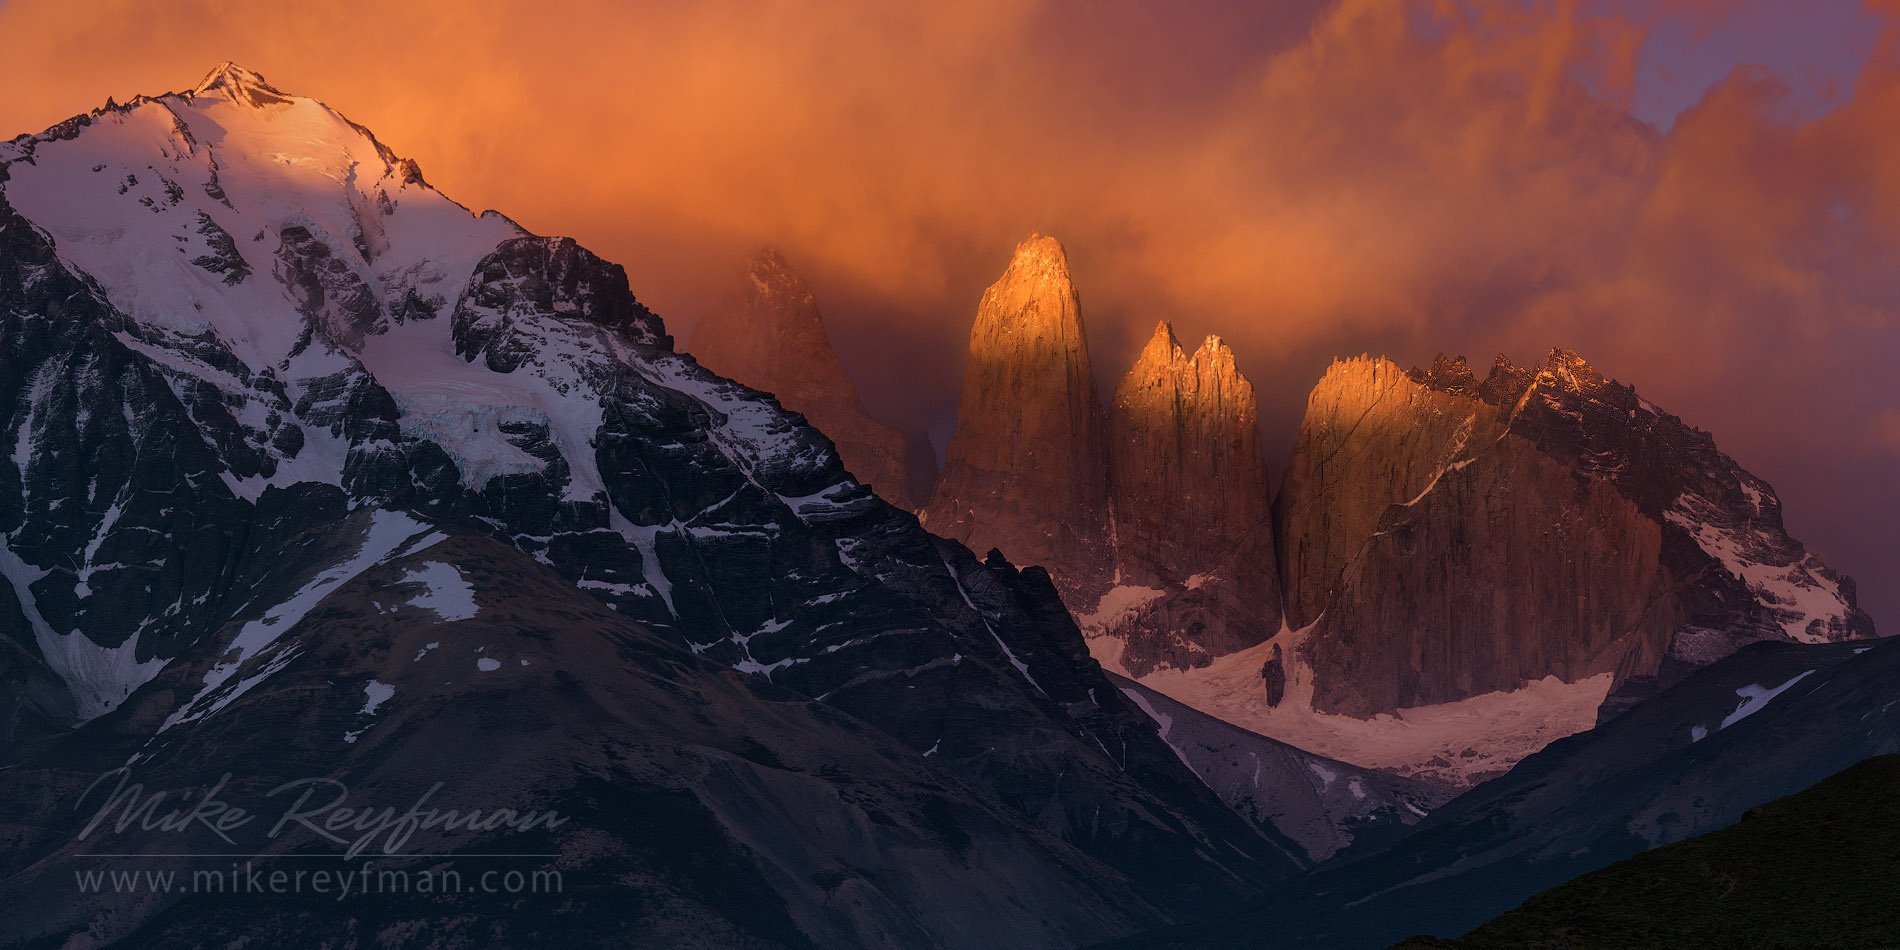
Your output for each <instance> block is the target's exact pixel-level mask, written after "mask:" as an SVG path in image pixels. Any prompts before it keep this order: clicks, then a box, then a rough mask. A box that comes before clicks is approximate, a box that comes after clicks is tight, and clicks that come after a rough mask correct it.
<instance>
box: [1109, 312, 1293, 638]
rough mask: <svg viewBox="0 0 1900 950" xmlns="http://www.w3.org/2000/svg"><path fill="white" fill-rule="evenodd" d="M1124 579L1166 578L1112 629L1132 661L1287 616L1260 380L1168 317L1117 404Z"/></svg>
mask: <svg viewBox="0 0 1900 950" xmlns="http://www.w3.org/2000/svg"><path fill="white" fill-rule="evenodd" d="M1109 431H1110V449H1111V455H1112V459H1113V464H1112V469H1111V478H1110V485H1111V495H1112V497H1113V508H1114V512H1115V529H1116V537H1115V541H1116V543H1115V549H1116V553H1117V568H1118V573H1117V577H1116V578H1115V580H1116V581H1117V583H1119V584H1125V585H1133V586H1138V587H1146V588H1149V589H1160V590H1163V591H1167V592H1168V595H1167V596H1162V597H1158V598H1156V599H1155V600H1153V601H1150V602H1148V603H1146V604H1144V605H1142V606H1141V607H1140V608H1138V609H1135V610H1133V611H1132V612H1130V613H1129V614H1128V615H1127V616H1125V617H1122V618H1119V619H1115V620H1110V621H1105V623H1104V631H1105V632H1107V633H1110V634H1113V635H1117V636H1120V637H1121V638H1122V639H1123V640H1124V641H1125V646H1124V651H1123V654H1122V658H1121V659H1122V665H1123V666H1124V667H1126V668H1127V669H1128V670H1130V671H1131V672H1133V673H1135V674H1136V675H1141V674H1144V673H1146V672H1148V671H1150V670H1152V669H1154V668H1155V667H1156V666H1159V665H1169V666H1176V667H1183V666H1193V665H1198V664H1200V663H1205V662H1206V660H1207V658H1211V657H1213V656H1219V655H1222V654H1226V653H1231V652H1233V651H1234V650H1238V649H1241V648H1243V647H1248V646H1252V645H1253V644H1255V643H1258V642H1260V640H1261V639H1263V638H1264V636H1265V635H1266V634H1267V633H1271V632H1272V630H1273V629H1274V628H1275V627H1277V625H1278V620H1279V616H1280V597H1279V584H1278V580H1277V577H1276V572H1275V570H1274V563H1273V535H1272V525H1271V520H1272V519H1271V509H1270V505H1269V499H1270V498H1271V495H1270V494H1269V489H1268V484H1267V469H1266V462H1265V458H1264V456H1263V455H1262V454H1261V449H1260V425H1259V418H1258V410H1257V404H1256V401H1255V398H1254V391H1253V384H1252V383H1250V382H1248V381H1247V378H1246V377H1245V376H1242V375H1241V373H1240V370H1239V369H1238V368H1237V367H1236V366H1235V363H1234V352H1233V350H1232V349H1230V348H1229V347H1228V346H1227V344H1226V343H1224V342H1222V341H1221V339H1220V338H1219V337H1216V336H1210V337H1208V338H1207V340H1206V341H1205V342H1204V343H1203V344H1202V345H1201V347H1200V348H1199V349H1197V350H1196V351H1194V352H1193V353H1192V354H1190V353H1188V352H1187V351H1186V350H1184V349H1183V348H1182V347H1181V344H1180V343H1179V341H1177V340H1176V339H1175V336H1174V330H1173V328H1172V327H1171V326H1169V325H1168V324H1167V323H1166V322H1165V321H1163V322H1162V323H1160V324H1159V325H1157V326H1156V327H1155V332H1154V336H1153V337H1152V338H1151V339H1150V340H1149V341H1148V344H1147V345H1146V346H1145V347H1143V348H1142V351H1141V354H1140V356H1138V357H1137V358H1136V360H1135V364H1134V366H1133V367H1131V368H1130V369H1129V371H1128V374H1127V375H1126V376H1124V377H1122V380H1121V383H1120V384H1119V385H1118V386H1117V387H1116V389H1115V400H1114V404H1113V407H1112V409H1111V410H1110V414H1109Z"/></svg>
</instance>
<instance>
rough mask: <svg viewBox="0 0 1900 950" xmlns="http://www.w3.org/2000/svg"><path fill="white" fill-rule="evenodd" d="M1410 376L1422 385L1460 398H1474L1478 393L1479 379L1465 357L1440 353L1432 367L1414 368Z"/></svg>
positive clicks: (1433, 359) (1433, 360) (1434, 358)
mask: <svg viewBox="0 0 1900 950" xmlns="http://www.w3.org/2000/svg"><path fill="white" fill-rule="evenodd" d="M1410 375H1411V377H1412V379H1413V380H1414V381H1415V382H1417V383H1419V384H1420V385H1422V386H1428V387H1430V388H1432V389H1436V390H1438V391H1440V392H1446V393H1454V394H1456V395H1460V396H1474V395H1477V392H1478V378H1477V376H1476V375H1474V374H1473V373H1472V372H1471V364H1470V363H1469V362H1467V361H1466V360H1465V358H1464V357H1463V356H1446V355H1445V354H1443V353H1440V354H1438V355H1437V356H1435V357H1433V358H1432V365H1431V366H1430V367H1428V368H1425V369H1420V368H1417V367H1413V369H1412V372H1411V374H1410Z"/></svg>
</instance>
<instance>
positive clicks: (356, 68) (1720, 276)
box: [0, 0, 1900, 622]
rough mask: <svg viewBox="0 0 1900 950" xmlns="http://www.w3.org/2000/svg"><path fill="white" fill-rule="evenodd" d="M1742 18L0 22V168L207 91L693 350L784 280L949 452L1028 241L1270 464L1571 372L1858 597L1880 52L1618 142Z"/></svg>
mask: <svg viewBox="0 0 1900 950" xmlns="http://www.w3.org/2000/svg"><path fill="white" fill-rule="evenodd" d="M1737 2H1738V0H1688V2H1680V3H1669V4H1638V3H1629V2H1617V0H1545V2H1530V3H1520V2H1500V3H1470V2H1465V0H1420V2H1415V3H1398V2H1389V0H1337V2H1322V0H1308V2H1301V3H1281V4H1239V3H1235V4H1231V5H1218V4H1210V5H1207V6H1202V7H1193V8H1188V9H1168V10H1162V9H1160V8H1159V7H1156V6H1153V5H1149V4H1142V3H1113V2H1110V3H1090V4H1065V3H1057V2H1054V0H1047V2H1037V0H975V2H969V3H956V4H929V5H922V4H884V3H873V2H842V3H824V4H799V3H787V2H760V3H744V4H740V3H730V2H713V3H707V4H693V5H683V4H679V5H676V4H657V3H656V4H623V3H617V2H607V0H544V2H542V3H538V4H535V5H533V6H532V7H531V8H525V7H522V6H521V5H517V4H504V3H500V2H497V0H478V2H456V3H439V4H431V3H415V4H404V5H395V6H392V5H388V4H375V5H371V4H300V5H292V6H283V5H277V6H261V5H256V4H248V3H236V2H220V0H165V2H162V3H161V2H156V0H106V2H102V3H93V4H88V5H86V8H85V9H84V10H80V9H78V8H76V7H74V6H72V5H70V4H63V3H58V2H55V0H10V2H5V3H0V62H6V63H7V64H8V86H9V88H8V95H7V96H6V97H4V98H3V99H0V129H14V130H20V131H26V130H35V129H39V128H43V127H45V126H47V125H50V124H51V123H53V122H55V121H57V120H59V119H61V118H64V117H65V116H67V115H70V114H73V113H76V112H79V111H83V110H84V109H87V108H90V107H93V106H96V105H97V104H99V102H100V101H102V100H103V99H104V97H105V96H106V95H107V94H111V95H116V96H118V97H119V98H121V99H123V98H125V97H126V96H128V95H131V94H133V93H138V92H155V91H160V90H164V89H168V88H180V87H184V86H188V85H189V84H191V83H192V82H193V81H195V79H196V78H197V76H198V74H199V73H200V72H202V71H203V70H204V69H206V68H208V66H209V65H210V64H212V63H215V62H218V61H220V60H224V59H235V60H238V61H240V62H242V63H244V64H246V65H249V66H251V67H253V68H255V69H258V70H259V71H261V72H263V73H264V74H265V75H267V76H269V77H270V79H271V80H272V81H273V82H274V83H276V84H277V85H279V86H281V87H283V88H285V89H287V90H290V91H293V92H298V93H302V94H308V95H315V96H318V97H320V98H323V99H325V100H326V101H328V102H330V103H331V104H333V105H335V106H337V107H338V108H339V109H341V110H342V111H344V112H345V113H347V114H348V115H350V116H351V117H352V118H354V119H356V120H357V121H359V122H362V123H364V124H366V125H368V126H370V127H371V128H373V129H375V130H377V132H378V133H379V134H380V135H381V136H382V137H383V138H384V139H385V141H387V142H388V143H389V144H390V145H391V146H392V147H394V148H395V149H396V150H397V151H398V152H400V153H402V154H404V155H406V156H410V157H413V158H416V159H418V160H419V161H420V162H421V164H422V167H423V169H424V171H425V173H426V174H427V175H428V177H429V178H430V180H431V181H432V182H433V183H435V184H436V185H437V186H438V187H440V188H442V189H443V190H445V191H447V192H448V193H449V194H451V195H453V196H455V197H457V198H458V199H459V200H461V201H463V202H464V203H466V204H470V205H472V206H475V207H478V208H480V207H495V208H499V209H502V210H504V211H506V212H508V213H509V214H510V215H512V216H514V217H515V218H517V219H518V220H520V221H521V222H522V223H523V224H524V225H526V226H528V227H530V228H532V229H535V230H538V231H542V232H546V233H564V234H572V235H574V236H575V237H577V238H579V239H581V240H582V241H584V242H586V243H587V244H589V245H590V246H593V247H595V248H597V249H599V250H600V251H602V252H603V253H605V254H607V255H608V256H610V257H612V258H614V259H616V260H619V261H621V262H623V263H625V264H626V266H627V268H628V270H629V272H630V274H631V275H632V277H633V280H634V285H635V287H636V289H637V290H638V291H639V292H640V293H641V294H642V296H643V297H644V298H646V300H647V302H648V303H650V304H652V305H654V306H655V307H656V308H657V309H658V310H660V312H662V313H663V314H666V315H667V316H668V317H669V319H671V320H673V321H674V322H675V323H677V324H682V325H684V324H686V323H689V322H690V321H691V319H692V318H693V316H695V315H696V314H697V312H698V311H699V310H700V309H701V308H702V307H703V306H704V305H705V304H706V303H707V302H709V301H710V300H711V299H712V297H713V296H714V295H715V294H716V292H717V290H718V288H720V287H722V286H723V284H724V282H725V281H726V280H727V279H729V276H730V272H731V271H733V270H734V269H736V267H737V266H738V262H739V261H740V260H741V259H742V258H743V256H744V255H745V254H747V253H748V252H749V251H750V250H751V249H752V248H754V247H755V246H757V245H758V244H761V243H771V244H776V245H779V246H781V247H783V248H785V249H786V251H787V252H788V254H789V256H790V257H791V258H792V259H793V260H796V261H798V262H799V263H800V266H801V267H803V268H805V269H806V270H807V276H808V278H809V279H810V281H811V283H812V284H813V286H814V289H815V290H816V291H817V293H818V294H819V296H820V299H821V301H822V302H823V306H824V310H825V313H826V315H827V317H828V319H830V320H831V321H832V323H833V334H834V336H836V337H838V338H839V342H840V349H841V351H842V352H843V355H844V356H845V359H846V361H847V363H848V364H849V365H850V366H851V368H852V371H853V372H854V373H855V374H856V375H857V376H858V378H859V381H860V384H861V385H862V386H863V388H864V389H865V390H866V394H867V397H868V399H869V400H870V402H871V403H872V404H873V406H874V407H883V408H882V414H883V415H885V416H886V417H889V418H891V419H893V420H894V421H898V422H903V423H907V424H910V425H913V426H915V425H923V424H932V425H935V426H937V427H938V428H939V430H941V429H942V428H943V427H944V426H945V425H946V423H947V414H948V413H949V412H950V411H951V410H952V408H953V407H954V405H955V402H956V399H955V391H954V390H955V386H956V385H957V380H958V379H959V378H960V372H961V367H960V365H958V362H959V361H960V360H961V358H962V354H963V352H964V347H963V346H962V341H963V337H964V334H965V333H966V331H967V328H968V321H969V319H970V317H971V314H972V312H973V309H974V305H975V301H976V298H977V296H978V294H979V293H980V292H981V290H982V288H983V286H985V285H986V284H987V283H988V281H989V280H991V279H993V277H994V274H995V272H996V271H997V270H998V269H999V268H1000V267H1001V265H1002V263H1003V261H1004V259H1005V258H1006V256H1007V254H1008V253H1009V249H1010V248H1011V247H1013V246H1014V244H1015V242H1016V240H1017V239H1019V238H1020V237H1021V236H1022V235H1023V234H1024V233H1027V232H1028V231H1029V230H1031V229H1032V228H1040V229H1043V230H1045V231H1049V232H1051V233H1055V234H1057V235H1059V236H1061V237H1062V239H1063V240H1064V242H1065V243H1066V244H1067V245H1068V247H1069V249H1070V252H1071V259H1072V262H1073V264H1074V266H1075V269H1076V276H1077V282H1078V285H1079V286H1080V287H1081V288H1082V295H1083V303H1084V307H1085V310H1086V312H1087V317H1088V320H1089V322H1090V336H1091V339H1092V340H1093V341H1094V342H1095V344H1096V346H1097V348H1098V353H1097V356H1096V362H1097V364H1098V365H1100V366H1102V367H1104V368H1105V372H1112V371H1113V370H1115V369H1116V368H1117V367H1119V366H1120V365H1122V364H1124V363H1125V359H1126V358H1128V357H1131V356H1132V354H1133V351H1134V349H1135V347H1136V346H1137V345H1138V344H1139V342H1140V341H1141V339H1142V338H1143V335H1144V333H1145V331H1146V330H1147V329H1148V328H1150V327H1152V326H1153V324H1154V321H1155V319H1156V318H1157V317H1169V318H1171V319H1173V320H1174V321H1175V322H1176V324H1177V326H1179V327H1180V329H1181V330H1182V332H1183V334H1184V335H1188V336H1194V335H1198V334H1201V333H1206V332H1214V331H1218V332H1220V333H1221V334H1222V335H1223V336H1225V337H1226V338H1227V339H1228V340H1229V341H1230V342H1232V343H1233V344H1234V346H1235V348H1236V350H1237V351H1238V352H1239V354H1240V356H1241V359H1242V362H1243V368H1244V369H1245V370H1246V371H1247V372H1248V373H1249V375H1251V376H1252V377H1253V378H1254V379H1255V381H1256V383H1257V385H1258V389H1259V391H1260V393H1261V396H1262V399H1263V403H1264V404H1263V411H1262V417H1263V419H1264V420H1265V422H1266V424H1267V426H1268V428H1269V430H1270V434H1271V435H1275V436H1276V437H1277V436H1278V435H1280V434H1281V433H1280V431H1279V430H1287V432H1289V433H1290V429H1291V426H1292V424H1293V421H1294V420H1293V414H1294V413H1296V412H1297V411H1298V407H1299V406H1300V405H1301V404H1302V403H1303V396H1304V390H1305V389H1306V387H1307V386H1309V385H1310V383H1311V382H1312V380H1313V379H1315V378H1316V377H1317V375H1318V373H1319V371H1320V369H1321V368H1322V365H1323V360H1324V359H1325V357H1327V356H1329V355H1331V354H1333V353H1346V352H1351V353H1357V352H1359V351H1361V350H1374V351H1384V352H1388V353H1391V354H1392V355H1394V356H1395V357H1398V358H1400V359H1403V360H1410V361H1423V360H1427V359H1429V358H1430V356H1431V355H1432V354H1433V353H1434V352H1435V351H1437V350H1441V349H1442V350H1447V351H1452V352H1466V353H1469V354H1470V355H1472V356H1473V357H1476V358H1484V357H1488V356H1489V354H1490V353H1491V352H1494V351H1497V350H1504V351H1506V352H1508V353H1511V354H1512V355H1514V356H1517V357H1520V358H1528V357H1532V356H1534V355H1536V354H1537V353H1540V352H1541V351H1542V350H1543V349H1544V348H1546V347H1547V346H1549V345H1551V344H1553V343H1560V342H1561V343H1568V344H1571V345H1575V346H1577V347H1578V348H1579V349H1581V350H1582V351H1583V352H1585V353H1586V354H1588V355H1590V356H1591V357H1592V358H1593V359H1594V360H1595V361H1597V362H1598V363H1599V364H1600V365H1601V366H1602V367H1603V368H1604V369H1605V370H1606V371H1608V372H1610V373H1612V374H1614V375H1617V376H1619V377H1622V378H1624V379H1626V380H1629V381H1631V382H1634V383H1635V384H1636V385H1638V387H1639V388H1641V389H1642V390H1643V392H1644V393H1645V394H1646V395H1648V396H1650V397H1651V398H1652V399H1654V400H1655V401H1657V402H1659V403H1661V404H1663V405H1665V406H1667V407H1669V408H1671V409H1674V410H1675V411H1678V412H1680V413H1682V414H1684V415H1685V416H1687V417H1688V418H1690V419H1692V420H1694V421H1696V422H1698V423H1699V424H1702V425H1704V426H1706V427H1708V428H1710V429H1712V430H1714V431H1715V432H1716V433H1717V435H1718V437H1719V438H1720V440H1721V442H1722V444H1723V445H1724V447H1725V448H1728V449H1729V450H1730V451H1731V452H1733V453H1734V454H1736V455H1737V456H1738V457H1739V458H1740V459H1741V460H1742V461H1743V462H1744V464H1747V465H1750V466H1751V467H1754V468H1756V469H1757V470H1759V471H1760V472H1761V473H1762V474H1763V475H1765V476H1766V477H1768V478H1770V479H1771V480H1772V481H1775V482H1776V483H1777V484H1778V485H1779V486H1780V487H1781V488H1782V489H1783V494H1784V496H1786V497H1787V498H1788V499H1789V501H1790V510H1791V516H1792V517H1794V518H1795V519H1796V524H1795V527H1796V529H1797V531H1800V530H1803V529H1804V527H1805V526H1807V525H1813V526H1815V528H1816V531H1814V532H1808V533H1809V534H1810V535H1811V536H1812V535H1814V534H1817V533H1818V534H1819V535H1820V537H1819V538H1818V541H1819V543H1818V544H1817V547H1820V548H1821V549H1823V550H1824V551H1827V552H1829V553H1833V552H1835V551H1838V550H1846V551H1848V552H1849V554H1848V555H1846V556H1836V560H1837V561H1840V562H1842V563H1843V566H1845V567H1847V568H1849V569H1854V568H1856V567H1857V566H1858V565H1856V563H1855V562H1854V558H1856V557H1858V558H1860V559H1861V562H1862V564H1865V565H1867V566H1868V567H1873V568H1878V569H1888V570H1892V571H1893V572H1895V573H1896V574H1900V542H1894V541H1876V540H1870V539H1869V538H1870V537H1871V534H1870V533H1869V532H1867V531H1866V529H1865V528H1864V527H1857V525H1860V526H1864V525H1865V523H1866V522H1867V521H1868V518H1867V517H1866V512H1867V509H1868V507H1869V506H1873V507H1874V508H1875V510H1876V513H1884V514H1885V515H1886V516H1887V517H1886V518H1885V520H1886V521H1889V522H1891V521H1893V520H1894V518H1893V516H1894V515H1896V514H1900V510H1896V508H1895V502H1894V501H1892V500H1890V498H1889V495H1890V494H1891V493H1890V492H1888V491H1887V490H1886V488H1885V484H1884V482H1885V481H1889V480H1890V477H1891V474H1892V473H1891V472H1890V471H1883V470H1875V469H1853V470H1836V469H1833V468H1830V467H1827V466H1823V465H1818V464H1816V462H1815V460H1816V459H1818V458H1827V457H1830V455H1831V454H1832V453H1839V452H1841V451H1843V447H1844V446H1849V445H1853V444H1856V440H1858V439H1862V438H1864V437H1865V432H1864V430H1862V429H1861V428H1860V426H1861V425H1862V424H1864V421H1865V420H1866V419H1868V418H1871V417H1873V416H1874V415H1875V414H1876V413H1879V412H1881V411H1883V410H1888V409H1891V407H1892V406H1893V404H1894V402H1895V400H1896V395H1895V393H1894V390H1893V387H1892V383H1891V382H1889V381H1888V380H1889V379H1890V371H1889V369H1888V367H1890V366H1891V365H1894V363H1895V362H1896V361H1900V334H1896V332H1895V331H1896V325H1895V316H1894V315H1895V312H1896V307H1900V276H1897V275H1900V267H1896V266H1895V262H1896V261H1900V163H1896V162H1894V161H1893V160H1892V156H1893V155H1895V154H1900V46H1897V45H1896V34H1895V31H1894V29H1893V27H1892V23H1891V22H1890V21H1889V20H1885V19H1883V20H1880V21H1879V22H1881V23H1882V24H1883V25H1882V26H1881V27H1880V29H1881V39H1880V40H1879V42H1878V43H1877V44H1876V48H1875V51H1874V54H1873V59H1872V62H1871V63H1870V64H1869V65H1868V66H1867V67H1866V69H1865V70H1864V71H1863V72H1862V73H1861V74H1860V76H1859V78H1858V80H1857V82H1856V83H1855V85H1854V86H1853V88H1852V89H1851V90H1849V94H1848V95H1847V97H1846V99H1845V101H1844V102H1843V103H1842V104H1840V105H1839V106H1837V107H1836V108H1834V109H1833V110H1832V111H1829V112H1827V113H1826V114H1823V115H1820V116H1818V117H1805V118H1803V117H1797V116H1794V115H1791V114H1790V110H1789V109H1788V108H1787V107H1786V97H1785V94H1784V90H1783V87H1782V86H1781V84H1780V83H1779V82H1778V81H1777V79H1776V78H1775V77H1774V76H1771V75H1768V74H1765V73H1762V72H1760V71H1754V70H1746V69H1745V70H1741V71H1738V72H1737V73H1736V74H1734V75H1732V76H1730V77H1729V78H1728V79H1727V80H1726V81H1724V82H1722V83H1720V84H1718V85H1717V86H1716V87H1715V88H1714V89H1712V90H1711V91H1710V92H1709V93H1708V94H1707V95H1706V96H1705V97H1704V98H1703V100H1702V101H1701V102H1700V103H1699V104H1697V105H1696V106H1695V107H1694V108H1692V109H1691V110H1689V111H1688V112H1686V113H1684V114H1683V115H1682V116H1681V117H1680V118H1679V119H1678V120H1677V121H1676V122H1675V124H1674V125H1673V126H1672V127H1671V128H1670V129H1669V130H1667V131H1663V130H1659V129H1656V128H1654V127H1652V126H1649V125H1646V124H1644V123H1642V122H1639V121H1637V120H1636V119H1633V118H1632V117H1631V116H1630V114H1629V112H1628V111H1627V107H1628V105H1629V101H1630V97H1631V95H1632V88H1633V84H1634V82H1635V75H1636V64H1637V61H1638V58H1639V57H1640V55H1641V54H1642V51H1643V49H1644V44H1645V42H1646V41H1647V39H1648V38H1649V37H1650V36H1651V35H1652V32H1653V31H1654V29H1655V28H1656V25H1657V24H1658V23H1659V22H1662V20H1663V19H1664V18H1666V17H1674V18H1677V19H1678V20H1681V19H1682V18H1687V22H1690V23H1691V24H1692V25H1695V26H1696V27H1697V28H1704V29H1705V28H1707V27H1708V25H1710V24H1713V23H1717V22H1720V20H1721V18H1722V17H1724V16H1725V15H1727V14H1728V13H1729V12H1730V11H1731V10H1732V9H1733V8H1734V7H1735V5H1736V3H1737ZM1256 7H1260V8H1271V9H1255V8H1256ZM1869 11H1870V12H1869V16H1881V17H1886V16H1890V15H1900V8H1896V7H1895V6H1894V5H1893V4H1888V5H1887V6H1886V7H1885V8H1878V7H1870V8H1869ZM1275 441H1277V438H1276V440H1275ZM1855 505H1858V506H1861V508H1860V509H1859V510H1855V509H1854V508H1853V507H1852V506H1855ZM1879 506H1885V507H1884V508H1881V507H1879ZM1803 519H1807V520H1803ZM1875 520H1880V519H1875ZM1857 532H1858V533H1857ZM1863 570H1865V569H1864V568H1863ZM1874 586H1875V585H1874V584H1872V583H1864V584H1863V587H1867V588H1872V587H1874ZM1894 605H1895V606H1900V600H1896V602H1895V604H1894ZM1894 622H1900V621H1894Z"/></svg>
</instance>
